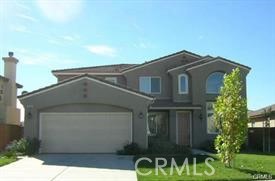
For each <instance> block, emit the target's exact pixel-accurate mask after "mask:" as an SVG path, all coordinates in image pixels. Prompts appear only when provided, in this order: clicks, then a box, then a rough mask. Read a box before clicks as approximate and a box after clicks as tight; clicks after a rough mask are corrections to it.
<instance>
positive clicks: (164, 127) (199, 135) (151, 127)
mask: <svg viewBox="0 0 275 181" xmlns="http://www.w3.org/2000/svg"><path fill="white" fill-rule="evenodd" d="M236 67H239V68H240V70H241V75H242V81H243V87H244V89H243V96H244V97H246V76H247V74H248V73H249V71H250V68H249V67H247V66H245V65H241V64H239V63H236V62H233V61H231V60H227V59H225V58H222V57H212V56H201V55H198V54H195V53H192V52H189V51H185V50H184V51H180V52H177V53H174V54H170V55H166V56H163V57H160V58H157V59H154V60H150V61H147V62H145V63H142V64H116V65H104V66H95V67H82V68H72V69H64V70H54V71H52V73H53V75H54V76H55V77H56V78H57V83H56V84H53V85H50V86H47V87H44V88H41V89H39V90H35V91H32V92H29V93H27V94H24V95H21V96H19V99H20V101H21V103H22V104H23V105H24V107H25V115H26V119H25V127H24V128H25V131H24V133H25V137H29V138H38V139H40V140H41V152H43V153H113V152H116V151H117V150H119V149H121V148H122V147H123V145H125V144H127V143H131V142H135V143H138V144H139V145H140V146H141V147H143V148H147V147H148V145H150V142H152V141H156V140H161V141H168V142H172V143H175V144H179V145H185V146H189V147H194V148H198V147H200V146H201V145H203V144H204V143H205V142H207V141H209V140H213V139H214V138H215V136H216V135H217V130H216V128H215V126H214V123H213V102H215V99H216V97H217V96H218V95H219V90H220V87H221V86H222V84H223V76H224V74H226V73H230V72H231V71H232V70H233V69H234V68H236Z"/></svg>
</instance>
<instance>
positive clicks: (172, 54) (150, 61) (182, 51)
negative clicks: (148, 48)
mask: <svg viewBox="0 0 275 181" xmlns="http://www.w3.org/2000/svg"><path fill="white" fill-rule="evenodd" d="M181 53H188V54H191V55H193V56H197V57H199V58H201V57H202V56H201V55H199V54H196V53H193V52H189V51H187V50H181V51H178V52H175V53H171V54H168V55H165V56H162V57H159V58H156V59H151V60H149V61H145V62H144V63H141V64H137V65H136V66H131V67H128V68H125V69H122V70H121V72H124V71H127V70H131V69H132V68H135V67H138V66H141V65H144V64H148V63H152V62H155V61H158V60H161V59H164V58H168V57H170V56H174V55H177V54H181Z"/></svg>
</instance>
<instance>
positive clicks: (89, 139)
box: [39, 112, 132, 153]
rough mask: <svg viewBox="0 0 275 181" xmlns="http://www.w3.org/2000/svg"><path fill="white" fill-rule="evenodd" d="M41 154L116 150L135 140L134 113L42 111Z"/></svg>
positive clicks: (112, 151)
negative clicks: (133, 130) (133, 131)
mask: <svg viewBox="0 0 275 181" xmlns="http://www.w3.org/2000/svg"><path fill="white" fill-rule="evenodd" d="M39 132H40V134H39V136H40V140H41V149H40V151H41V153H114V152H116V151H117V150H119V149H121V148H122V147H123V145H125V144H127V143H130V142H132V114H131V113H130V112H127V113H40V131H39Z"/></svg>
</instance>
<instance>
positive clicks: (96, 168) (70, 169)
mask: <svg viewBox="0 0 275 181" xmlns="http://www.w3.org/2000/svg"><path fill="white" fill-rule="evenodd" d="M132 159H133V157H131V156H118V155H109V154H41V155H38V156H36V157H25V158H23V159H21V160H19V161H17V162H14V163H11V164H9V165H6V166H3V167H0V180H3V181H94V180H95V181H96V180H99V181H101V180H106V181H109V180H119V181H124V180H125V181H126V180H127V181H128V180H131V181H136V180H137V177H136V172H135V169H134V163H133V161H132Z"/></svg>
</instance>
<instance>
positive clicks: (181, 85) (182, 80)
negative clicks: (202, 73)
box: [178, 74, 189, 94]
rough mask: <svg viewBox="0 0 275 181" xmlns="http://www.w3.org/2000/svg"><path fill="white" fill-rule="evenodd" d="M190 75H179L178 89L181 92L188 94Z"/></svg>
mask: <svg viewBox="0 0 275 181" xmlns="http://www.w3.org/2000/svg"><path fill="white" fill-rule="evenodd" d="M188 90H189V87H188V75H187V74H180V75H179V76H178V91H179V94H188Z"/></svg>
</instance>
